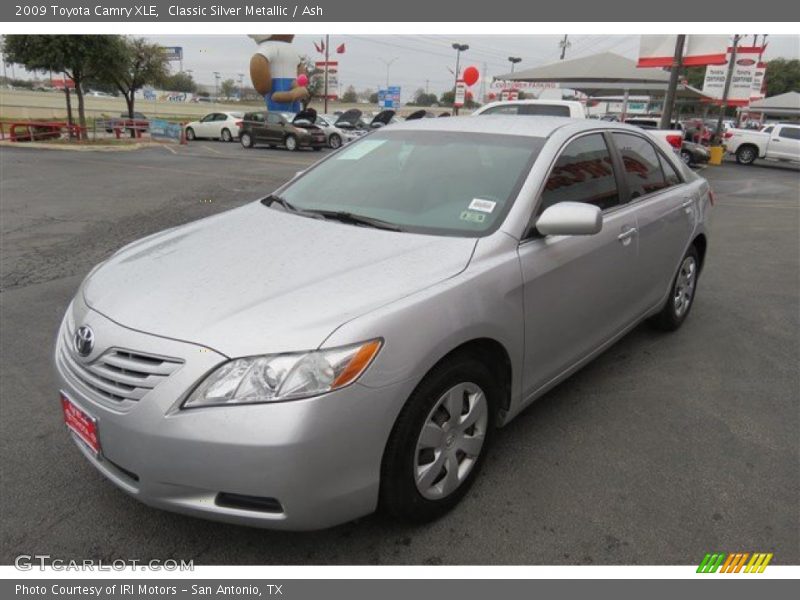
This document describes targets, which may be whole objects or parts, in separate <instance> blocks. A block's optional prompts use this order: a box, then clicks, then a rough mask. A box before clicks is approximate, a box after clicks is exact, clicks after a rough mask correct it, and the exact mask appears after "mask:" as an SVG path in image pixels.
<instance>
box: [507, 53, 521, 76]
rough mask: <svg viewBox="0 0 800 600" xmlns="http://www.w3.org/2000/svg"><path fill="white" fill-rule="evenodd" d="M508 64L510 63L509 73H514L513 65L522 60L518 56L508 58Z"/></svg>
mask: <svg viewBox="0 0 800 600" xmlns="http://www.w3.org/2000/svg"><path fill="white" fill-rule="evenodd" d="M508 62H510V63H511V72H512V73H513V72H514V65H515V64H517V63H520V62H522V59H521V58H520V57H519V56H509V57H508Z"/></svg>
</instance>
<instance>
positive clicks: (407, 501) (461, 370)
mask: <svg viewBox="0 0 800 600" xmlns="http://www.w3.org/2000/svg"><path fill="white" fill-rule="evenodd" d="M459 383H470V384H474V385H477V386H478V387H479V388H480V389H481V390H483V392H484V395H485V397H486V400H487V405H488V407H487V408H488V410H487V416H488V419H487V423H486V426H485V433H484V441H483V445H482V447H481V449H480V451H479V454H478V455H477V457H476V458H475V463H474V465H473V466H472V469H471V470H470V471H469V473H468V474H467V476H466V478H465V479H464V480H463V481H462V482H461V483H460V485H459V486H458V487H456V488H455V490H454V491H452V492H451V493H450V494H449V495H446V496H444V497H442V498H440V499H433V500H432V499H429V498H426V497H424V496H423V495H422V494H421V493H420V491H419V490H418V489H417V484H416V481H415V468H416V463H417V460H418V458H417V442H418V440H419V437H420V434H421V432H422V428H423V426H424V425H425V424H426V423H427V422H428V419H429V417H430V416H431V411H432V410H433V408H434V407H435V406H436V404H437V402H438V400H439V399H440V398H441V397H442V395H443V394H444V393H445V392H446V391H448V390H450V389H451V388H453V387H454V386H455V385H458V384H459ZM501 389H502V388H501V386H500V385H499V384H498V382H497V381H496V380H495V378H494V376H493V375H492V372H491V370H490V369H489V368H488V367H487V366H486V365H485V364H484V363H483V362H481V361H480V360H479V359H478V358H477V357H475V356H473V355H471V354H467V353H464V354H458V355H454V356H453V357H451V358H448V359H446V360H445V361H443V362H441V363H440V364H439V365H437V366H436V367H434V368H433V369H432V370H431V371H430V372H429V373H428V374H427V375H426V376H425V378H424V379H423V380H422V381H421V382H420V384H419V385H418V386H417V388H416V389H415V390H414V392H413V393H412V394H411V397H410V398H409V399H408V402H406V405H405V406H404V407H403V410H402V411H401V412H400V415H399V416H398V417H397V421H395V424H394V428H393V429H392V433H391V435H390V436H389V441H388V443H387V445H386V450H385V451H384V455H383V462H382V465H381V487H380V508H381V510H383V511H384V512H386V513H387V514H389V515H391V516H393V517H395V518H398V519H402V520H405V521H415V522H425V521H431V520H433V519H437V518H439V517H440V516H442V515H444V514H445V513H446V512H447V511H449V510H450V509H452V508H453V507H454V506H455V505H456V504H458V502H459V501H460V500H461V499H462V498H463V497H464V495H465V494H466V493H467V492H468V491H469V488H470V487H471V486H472V483H473V482H474V481H475V479H476V477H477V475H478V473H479V472H480V468H481V466H482V464H483V462H484V460H485V458H486V455H487V453H488V451H489V447H490V443H491V440H492V437H493V433H494V421H495V419H494V417H495V413H496V407H497V406H498V405H499V402H500V397H501V393H502V392H501Z"/></svg>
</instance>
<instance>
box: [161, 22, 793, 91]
mask: <svg viewBox="0 0 800 600" xmlns="http://www.w3.org/2000/svg"><path fill="white" fill-rule="evenodd" d="M148 37H149V38H150V39H152V40H153V41H156V42H158V43H159V44H162V45H164V46H183V49H184V61H183V68H184V69H191V70H192V71H193V76H194V78H195V80H196V81H198V82H200V83H204V84H209V85H213V83H214V76H213V74H212V73H213V72H214V71H219V72H220V73H221V75H222V77H223V78H231V79H234V80H238V74H239V73H243V74H244V80H245V83H246V84H247V83H248V82H249V75H248V65H249V61H250V56H251V55H252V53H253V51H254V50H255V47H256V45H255V42H253V41H252V40H251V39H249V38H248V37H247V36H245V35H239V36H211V35H202V36H200V35H198V36H191V35H174V36H163V35H160V36H148ZM322 37H324V36H308V35H300V36H297V37H296V38H295V41H294V44H295V45H296V47H297V50H298V51H299V52H300V53H301V54H306V55H308V56H310V57H314V58H318V59H319V58H322V57H321V56H320V55H319V54H318V53H317V52H316V50H315V49H314V42H315V41H317V42H318V41H319V40H320V39H321V38H322ZM562 37H563V36H561V35H554V36H549V35H526V36H521V35H491V36H475V35H463V36H456V35H448V36H432V35H395V36H388V35H374V36H362V35H335V36H331V47H332V48H336V46H338V45H339V44H342V43H344V44H345V46H346V52H345V53H344V54H338V55H337V54H333V56H332V58H333V57H335V58H337V59H338V60H339V80H340V85H341V89H342V90H344V88H346V87H347V86H348V85H351V84H352V85H354V86H355V87H356V89H357V90H359V91H360V90H362V89H364V88H372V89H376V88H377V87H378V86H384V85H385V84H386V62H388V61H392V60H393V59H394V61H393V62H392V64H391V66H390V68H389V83H390V84H392V85H400V86H402V88H403V98H404V100H406V99H408V98H410V97H411V95H412V94H413V93H414V91H415V90H416V89H417V88H425V87H426V84H427V86H428V88H429V89H430V91H431V92H435V93H437V94H439V93H441V92H442V91H444V90H446V89H449V88H450V87H452V85H453V76H452V74H451V72H450V70H452V69H454V68H455V51H454V50H453V49H452V48H451V46H450V45H451V44H452V43H453V42H459V43H465V44H469V46H470V49H469V50H468V51H467V52H465V53H463V54H462V63H461V66H462V69H463V67H464V66H467V65H475V66H476V67H478V69H479V70H480V71H481V72H482V73H483V67H484V65H485V66H486V74H488V80H489V81H491V78H492V76H494V75H499V74H502V73H506V72H508V70H509V67H510V63H509V62H508V57H509V56H517V57H521V58H522V62H521V63H520V64H518V65H517V67H516V68H517V69H521V68H527V67H533V66H538V65H543V64H547V63H550V62H554V61H556V60H558V59H559V55H560V47H559V41H560V40H561V39H562ZM752 40H753V38H752V35H749V36H747V38H746V39H745V41H744V42H743V43H747V44H750V43H752ZM569 42H570V44H571V46H570V47H569V48H568V49H567V58H578V57H581V56H587V55H589V54H594V53H597V52H603V51H610V52H616V53H618V54H622V55H623V56H627V57H629V58H636V56H637V54H638V51H639V36H638V35H632V36H620V35H575V36H570V37H569ZM768 42H769V45H768V47H767V52H766V58H767V59H771V58H775V57H779V56H782V57H786V58H800V36H777V35H773V36H769V38H768ZM174 68H175V69H177V68H178V67H177V64H176V65H175V66H174ZM448 69H450V70H448Z"/></svg>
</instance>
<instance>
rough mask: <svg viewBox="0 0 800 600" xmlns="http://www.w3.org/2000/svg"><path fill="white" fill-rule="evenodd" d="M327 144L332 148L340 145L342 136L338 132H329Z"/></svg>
mask: <svg viewBox="0 0 800 600" xmlns="http://www.w3.org/2000/svg"><path fill="white" fill-rule="evenodd" d="M328 146H330V147H331V148H333V149H334V150H336V149H337V148H341V147H342V138H341V137H340V136H339V134H338V133H334V134H331V137H329V138H328Z"/></svg>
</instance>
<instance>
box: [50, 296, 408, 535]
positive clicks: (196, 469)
mask: <svg viewBox="0 0 800 600" xmlns="http://www.w3.org/2000/svg"><path fill="white" fill-rule="evenodd" d="M78 302H79V301H78V300H76V304H77V303H78ZM76 313H80V318H79V319H74V315H75V314H76ZM75 322H77V323H78V324H88V325H90V326H91V328H92V329H93V330H94V332H95V339H96V340H97V345H98V346H99V347H98V348H96V349H95V351H94V352H93V353H92V354H90V356H89V357H87V358H86V359H85V363H86V364H91V363H92V361H94V360H96V359H97V357H98V356H99V355H100V354H102V353H103V352H104V351H107V348H108V347H111V346H113V347H115V348H133V349H136V350H138V351H141V352H149V353H154V354H159V355H163V356H173V357H180V358H181V359H183V361H184V363H183V364H182V365H181V367H180V368H179V369H177V370H176V371H175V372H173V373H172V374H171V375H169V377H168V378H166V379H165V380H164V381H163V382H162V383H159V384H158V385H157V387H156V388H154V389H152V390H151V391H149V392H148V393H146V394H145V395H144V396H142V397H141V399H139V400H123V401H119V400H116V399H109V398H107V397H103V396H102V395H100V394H98V393H96V391H95V390H92V389H91V388H90V387H87V386H86V385H84V384H83V383H82V381H81V379H80V377H76V376H75V369H74V368H70V366H69V364H68V363H67V361H66V360H65V358H64V356H65V355H64V353H65V352H69V351H70V348H68V347H67V346H69V342H68V340H70V339H71V336H70V335H69V333H70V331H71V330H74V324H75ZM61 327H62V332H61V333H60V334H59V339H58V343H57V348H56V367H57V372H58V379H59V384H60V386H61V390H62V391H63V392H65V393H66V395H67V396H68V397H69V398H70V399H71V400H72V401H73V402H74V403H75V404H77V405H78V406H79V407H80V408H82V409H83V410H85V411H86V412H87V413H89V414H90V415H91V416H93V417H94V418H96V419H97V427H98V434H99V438H100V444H101V448H102V454H101V456H99V457H95V456H94V455H93V454H92V453H91V452H90V451H89V449H88V448H87V447H86V446H85V445H84V444H83V443H82V442H81V441H79V440H78V438H77V436H74V435H73V437H74V439H75V441H76V443H77V445H78V447H79V448H80V449H81V451H82V452H83V454H84V455H85V457H86V458H87V460H89V461H90V462H91V463H92V464H93V465H94V466H95V467H96V468H97V469H98V470H99V471H100V472H101V473H103V474H104V475H105V476H106V477H107V478H108V479H110V480H111V481H112V482H113V483H115V484H116V485H117V486H118V487H120V488H121V489H122V490H124V491H125V492H127V493H128V494H130V495H131V496H133V497H135V498H137V499H138V500H140V501H142V502H144V503H145V504H148V505H151V506H154V507H158V508H162V509H166V510H171V511H176V512H181V513H187V514H191V515H195V516H199V517H204V518H209V519H214V520H220V521H227V522H232V523H240V524H247V525H255V526H260V527H267V528H276V529H293V530H304V529H320V528H324V527H329V526H333V525H336V524H339V523H343V522H346V521H349V520H352V519H355V518H357V517H360V516H363V515H366V514H369V513H371V512H373V511H374V510H375V508H376V506H377V501H378V490H379V484H380V465H381V459H382V456H383V450H384V446H385V444H386V440H387V439H388V436H389V433H390V431H391V428H392V426H393V424H394V421H395V418H396V416H397V414H398V413H399V410H400V408H401V407H402V404H403V403H404V401H405V399H406V398H407V397H408V394H410V391H411V389H410V386H411V383H410V382H405V383H401V384H397V385H394V386H389V387H385V388H379V389H374V388H368V387H366V386H362V385H360V384H354V385H351V386H349V387H347V388H344V389H342V390H338V391H336V392H333V393H330V394H327V395H324V396H320V397H317V398H311V399H306V400H296V401H289V402H276V403H266V404H252V405H240V406H231V407H208V408H196V409H189V410H180V408H179V407H180V404H181V402H182V401H183V399H184V397H185V395H186V394H187V393H188V392H189V391H190V390H191V389H192V388H193V386H194V385H195V384H196V383H197V382H198V381H199V380H200V379H202V377H204V376H205V374H206V373H208V372H209V371H210V370H212V369H213V368H215V367H216V366H217V365H219V364H220V363H222V362H224V361H225V360H227V359H226V357H224V356H222V355H220V354H218V353H216V352H214V351H212V350H209V349H207V348H202V347H200V346H197V345H194V344H190V343H186V342H179V341H175V340H169V339H165V338H160V337H157V336H153V335H148V334H144V333H141V332H137V331H132V330H129V329H127V328H125V327H122V326H120V325H118V324H116V323H114V322H112V321H110V320H109V319H107V318H105V317H104V316H102V315H100V314H99V313H97V312H95V311H92V310H89V309H85V310H81V308H80V307H78V308H75V307H73V308H72V314H70V313H68V314H67V316H66V317H65V319H64V322H63V323H62V326H61ZM104 341H105V342H106V343H105V344H104V343H103V342H104ZM72 358H73V360H81V359H78V358H76V357H75V356H73V357H72ZM220 494H222V495H223V496H220ZM231 497H233V498H241V497H248V498H256V499H263V500H267V499H269V502H266V503H262V505H261V506H256V507H255V508H254V507H252V506H247V505H241V504H239V505H236V504H233V505H232V503H231V502H230V501H229V499H230V498H231ZM265 506H266V509H265Z"/></svg>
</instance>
